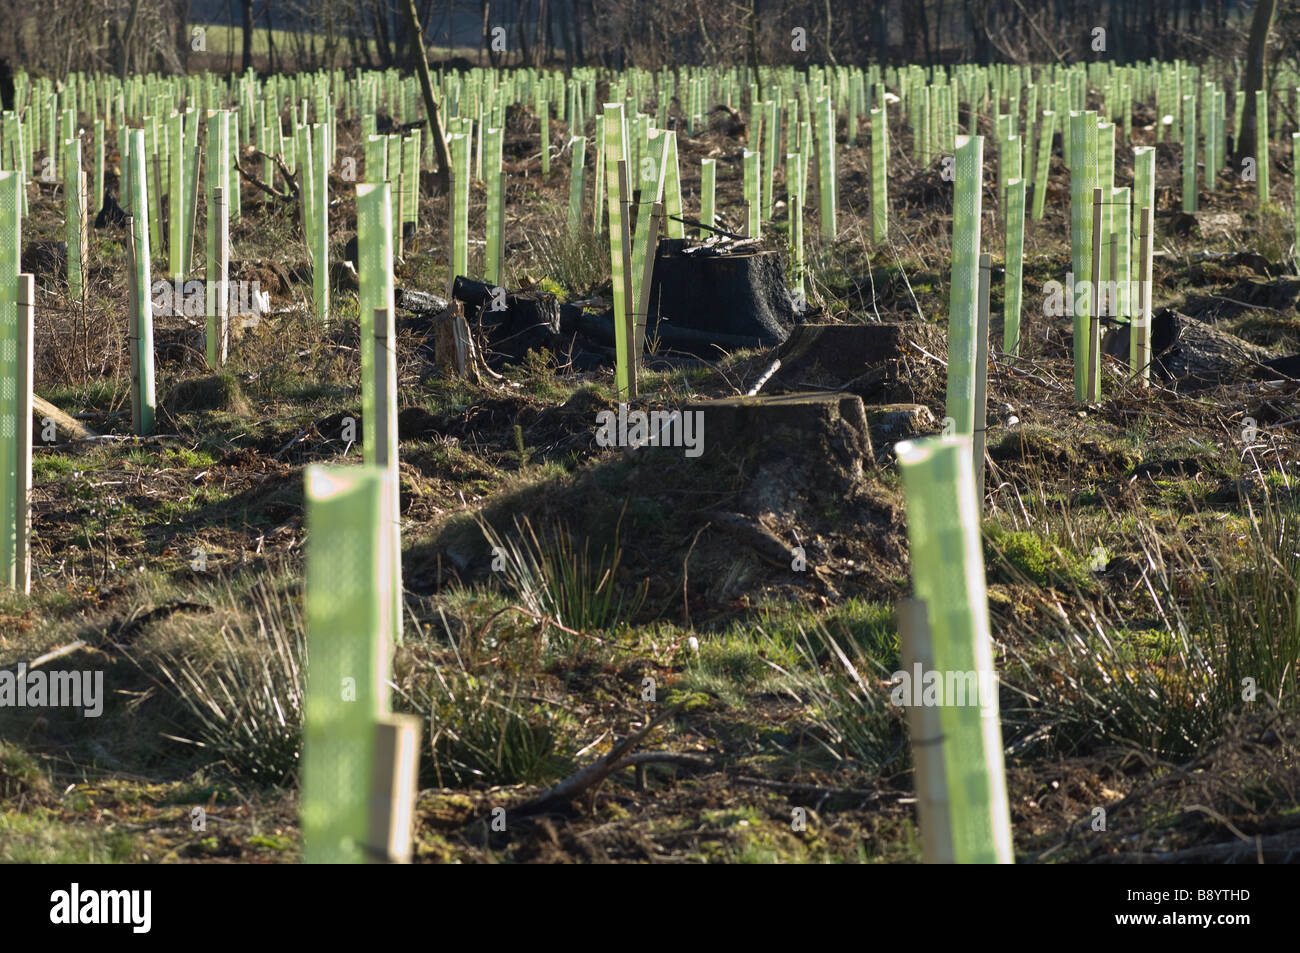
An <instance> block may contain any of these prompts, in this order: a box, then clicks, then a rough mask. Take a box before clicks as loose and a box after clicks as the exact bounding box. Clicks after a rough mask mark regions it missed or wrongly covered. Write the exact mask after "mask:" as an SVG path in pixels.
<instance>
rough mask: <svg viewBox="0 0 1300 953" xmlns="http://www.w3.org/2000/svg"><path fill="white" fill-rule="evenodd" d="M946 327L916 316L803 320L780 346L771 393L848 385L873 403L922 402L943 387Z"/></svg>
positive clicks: (845, 388)
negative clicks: (850, 321) (852, 321)
mask: <svg viewBox="0 0 1300 953" xmlns="http://www.w3.org/2000/svg"><path fill="white" fill-rule="evenodd" d="M947 354H948V342H947V336H946V334H945V332H944V329H943V328H940V327H937V326H935V325H932V324H920V323H916V322H905V323H880V324H803V325H800V326H798V327H796V328H795V329H794V331H793V332H792V333H791V334H790V337H789V339H788V340H787V341H786V342H785V344H784V346H782V348H781V349H780V351H778V352H777V358H778V359H779V360H780V361H781V366H780V368H778V369H777V371H776V373H775V374H773V375H772V377H771V379H770V380H769V381H768V382H767V384H766V385H765V386H764V388H763V390H764V392H766V393H787V392H792V391H799V390H807V389H808V388H810V387H818V388H825V389H827V390H843V391H846V392H848V393H851V394H857V395H858V396H859V397H861V398H862V399H863V400H864V401H868V402H873V403H918V402H921V401H922V399H923V398H924V397H925V396H926V395H928V394H931V393H933V392H935V390H936V388H937V389H938V390H940V391H941V390H942V389H943V386H944V381H945V367H944V364H943V363H942V361H943V360H944V359H946V357H947Z"/></svg>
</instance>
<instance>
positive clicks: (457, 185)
mask: <svg viewBox="0 0 1300 953" xmlns="http://www.w3.org/2000/svg"><path fill="white" fill-rule="evenodd" d="M450 152H451V198H452V200H451V202H450V206H451V228H450V229H449V231H450V233H451V243H450V244H451V248H450V254H451V260H450V262H449V267H450V269H451V274H450V275H449V276H448V285H447V290H448V292H450V290H451V282H454V281H455V280H456V278H457V276H461V275H464V276H468V275H469V175H470V171H469V136H467V135H464V134H463V133H460V134H457V135H454V136H452V137H451V150H450Z"/></svg>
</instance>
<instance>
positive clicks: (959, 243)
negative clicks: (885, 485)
mask: <svg viewBox="0 0 1300 953" xmlns="http://www.w3.org/2000/svg"><path fill="white" fill-rule="evenodd" d="M956 152H957V157H956V158H957V163H956V179H955V180H954V182H953V214H952V286H951V291H950V293H949V301H948V393H947V401H946V403H945V411H944V412H945V414H946V415H947V416H948V417H949V418H951V419H952V421H953V430H952V433H955V434H957V435H960V436H966V437H969V436H971V435H972V434H974V432H975V352H976V346H975V332H976V325H977V323H978V321H979V316H978V314H977V313H976V307H977V292H978V290H979V260H980V205H981V200H982V197H983V191H984V181H983V178H984V137H983V136H958V137H957V149H956Z"/></svg>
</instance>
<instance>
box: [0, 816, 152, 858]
mask: <svg viewBox="0 0 1300 953" xmlns="http://www.w3.org/2000/svg"><path fill="white" fill-rule="evenodd" d="M131 849H132V847H131V835H130V834H129V833H127V832H125V831H115V832H111V833H110V832H107V831H103V830H96V829H95V828H91V827H86V826H82V825H70V824H67V823H64V822H63V821H62V820H60V819H59V818H57V817H51V816H46V815H44V814H37V813H27V814H16V813H4V814H0V864H120V863H126V862H127V861H128V860H129V859H130V857H131Z"/></svg>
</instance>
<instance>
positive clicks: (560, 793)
mask: <svg viewBox="0 0 1300 953" xmlns="http://www.w3.org/2000/svg"><path fill="white" fill-rule="evenodd" d="M683 704H685V703H684V702H679V703H678V704H676V705H673V706H672V707H671V708H666V709H664V710H663V711H661V712H660V713H659V714H658V715H656V716H655V717H654V718H653V719H651V721H650V722H649V723H648V724H647V725H646V726H645V727H644V728H642V729H640V730H639V731H637V732H636V733H635V734H633V735H630V736H628V737H627V738H624V739H623V740H622V741H620V742H619V743H618V744H616V745H615V746H614V749H613V750H612V751H610V753H609V754H607V755H605V757H603V758H601V759H600V760H599V761H597V762H595V763H594V764H589V765H587V766H586V767H585V768H583V769H581V770H580V771H578V772H576V773H574V774H571V775H569V776H568V777H567V778H565V779H564V780H563V781H561V782H560V783H558V784H556V785H555V786H553V787H551V788H550V789H549V790H547V791H545V792H543V793H542V794H541V795H540V796H539V797H536V798H534V799H533V800H531V801H528V802H526V803H524V804H521V805H520V806H519V807H516V808H514V809H513V810H512V811H511V812H510V813H511V814H515V815H519V814H541V813H544V812H546V811H551V810H555V809H557V808H561V807H563V806H564V805H566V804H568V802H570V801H572V800H573V799H574V798H575V797H577V796H578V795H579V794H581V793H582V792H583V791H586V790H588V789H592V788H595V787H596V786H597V785H599V784H600V783H601V782H602V781H604V780H605V778H607V777H609V775H610V773H611V772H613V771H616V770H617V769H618V768H620V767H623V766H624V765H625V764H627V763H628V759H629V757H630V756H631V754H632V749H633V748H635V747H636V746H637V745H638V744H640V743H641V742H642V741H644V740H645V738H646V736H647V735H649V734H650V732H651V731H653V730H654V729H655V727H656V726H657V725H659V724H660V723H661V722H663V721H665V720H666V719H667V718H668V717H670V716H671V715H675V714H676V713H677V712H678V711H680V710H681V708H682V705H683Z"/></svg>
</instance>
